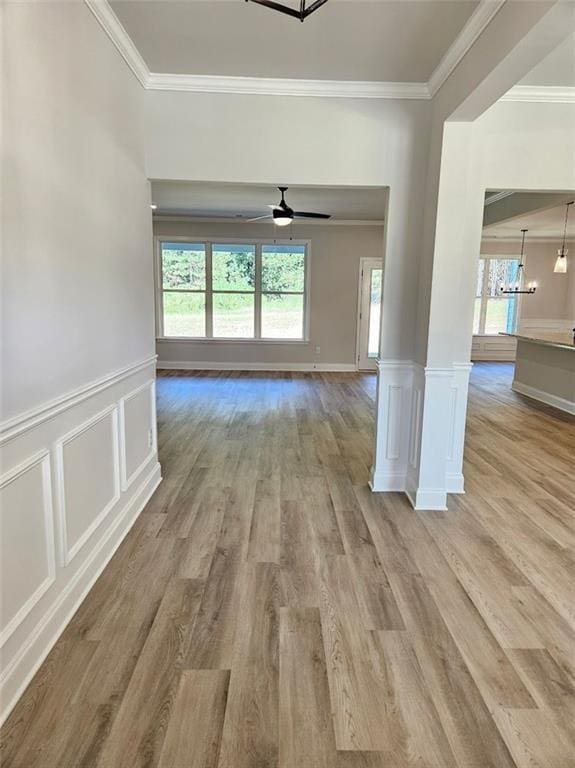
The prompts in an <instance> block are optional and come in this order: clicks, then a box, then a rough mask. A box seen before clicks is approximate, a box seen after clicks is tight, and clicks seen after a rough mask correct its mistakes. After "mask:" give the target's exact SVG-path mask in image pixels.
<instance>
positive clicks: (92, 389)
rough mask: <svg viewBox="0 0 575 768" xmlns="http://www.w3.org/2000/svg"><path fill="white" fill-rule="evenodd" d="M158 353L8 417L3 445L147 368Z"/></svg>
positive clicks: (1, 433)
mask: <svg viewBox="0 0 575 768" xmlns="http://www.w3.org/2000/svg"><path fill="white" fill-rule="evenodd" d="M157 357H158V356H157V355H150V356H149V357H146V358H144V359H143V360H139V361H138V362H136V363H131V364H130V365H127V366H125V367H124V368H120V369H118V370H116V371H112V373H108V374H106V376H103V377H102V378H99V379H96V380H95V381H91V382H89V383H88V384H84V385H83V386H82V387H78V389H74V390H72V391H71V392H68V393H66V394H65V395H62V396H61V397H58V398H55V399H54V400H50V401H49V402H47V403H41V404H40V405H38V406H36V407H35V408H32V409H30V410H29V411H25V412H24V413H19V414H17V415H16V416H13V417H11V418H10V419H6V421H4V422H2V424H0V445H2V444H3V443H6V442H8V441H10V440H13V439H14V438H15V437H19V436H20V435H22V434H23V433H24V432H27V431H28V430H30V429H34V428H35V427H38V426H39V425H40V424H42V423H43V422H44V421H48V420H49V419H53V418H54V417H55V416H57V415H58V414H60V413H62V412H63V411H66V410H68V409H69V408H72V407H73V406H75V405H79V404H80V403H82V402H83V401H84V400H87V399H88V398H89V397H92V396H93V395H96V394H98V392H102V391H103V390H105V389H107V388H108V387H111V386H113V385H114V384H116V383H118V382H120V381H122V380H123V379H127V378H128V377H129V376H132V375H133V374H135V373H138V372H139V371H142V370H144V369H145V368H147V367H148V366H151V365H154V364H155V362H156V360H157Z"/></svg>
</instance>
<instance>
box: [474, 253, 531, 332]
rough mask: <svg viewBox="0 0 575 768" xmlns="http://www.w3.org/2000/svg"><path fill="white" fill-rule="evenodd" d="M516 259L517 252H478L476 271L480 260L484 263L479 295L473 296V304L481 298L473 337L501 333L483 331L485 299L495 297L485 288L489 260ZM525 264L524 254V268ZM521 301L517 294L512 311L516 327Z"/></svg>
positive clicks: (487, 279) (485, 312)
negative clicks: (489, 294)
mask: <svg viewBox="0 0 575 768" xmlns="http://www.w3.org/2000/svg"><path fill="white" fill-rule="evenodd" d="M518 260H520V258H519V256H518V255H517V254H514V255H511V254H509V253H504V254H484V253H481V254H479V258H478V260H477V271H479V262H480V261H484V262H485V265H484V267H483V280H482V284H481V296H476V295H474V297H473V301H474V305H475V300H476V299H478V298H480V299H481V304H480V307H479V329H478V331H477V333H473V337H474V338H479V337H484V338H487V339H493V338H496V337H497V336H499V335H500V334H501V333H502V331H498V332H497V333H485V322H486V319H487V300H488V299H490V298H496V297H493V296H488V294H487V288H488V285H489V262H490V261H518ZM525 264H526V257H525V256H524V257H523V265H524V269H525ZM475 279H476V280H477V274H476V278H475ZM498 300H499V301H505V299H504V298H503V297H501V298H499V299H498ZM507 300H508V301H509V300H510V299H507ZM521 301H522V296H521V294H517V295H516V296H515V313H514V314H515V316H514V318H513V323H514V326H515V327H517V321H518V318H519V317H520V314H521Z"/></svg>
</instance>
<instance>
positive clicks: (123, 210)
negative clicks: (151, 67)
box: [0, 3, 159, 717]
mask: <svg viewBox="0 0 575 768" xmlns="http://www.w3.org/2000/svg"><path fill="white" fill-rule="evenodd" d="M3 17H4V18H3V21H4V25H3V29H2V35H3V40H2V42H3V46H4V51H3V73H2V75H3V80H2V100H3V103H2V107H3V110H2V113H3V122H2V129H3V135H2V151H3V169H2V196H3V211H2V250H3V254H2V255H3V264H2V384H3V391H2V413H3V417H2V418H3V419H4V421H3V422H2V424H1V426H0V443H1V449H2V469H1V478H0V503H1V510H0V525H1V534H2V535H1V550H0V560H1V563H2V565H1V567H2V573H1V576H2V594H1V606H2V616H1V623H0V632H1V634H0V643H1V645H2V678H1V684H2V712H1V713H0V716H2V717H4V716H5V715H6V713H7V712H8V710H9V709H10V707H11V706H12V705H13V703H14V702H15V700H16V698H17V697H18V695H19V694H20V693H21V691H22V690H23V687H24V686H25V685H26V683H27V681H28V680H29V679H30V677H31V675H32V674H33V673H34V671H35V669H36V668H37V666H38V665H39V663H40V662H41V661H42V659H43V658H44V656H45V654H46V653H47V652H48V650H49V649H50V647H51V645H52V644H53V642H54V641H55V639H56V638H57V636H58V634H59V633H60V631H61V630H62V629H63V627H64V626H65V624H66V623H67V621H68V619H69V618H70V616H71V614H72V613H73V612H74V610H75V608H76V607H77V605H78V604H79V601H80V600H81V598H82V596H83V595H84V594H85V592H86V591H87V590H88V589H89V587H90V586H91V584H92V583H93V581H94V579H95V578H96V576H97V575H98V572H99V571H100V570H101V569H102V568H103V567H104V565H105V563H106V562H107V561H108V559H109V558H110V557H111V555H112V553H113V552H114V550H115V548H116V547H117V546H118V544H119V542H120V541H121V539H122V538H123V536H124V535H125V533H126V532H127V530H128V529H129V527H130V525H131V524H132V522H133V520H134V519H135V516H136V515H137V514H138V513H139V511H140V510H141V508H142V507H143V504H144V503H145V501H146V499H147V498H148V497H149V495H150V493H151V492H152V491H153V489H154V487H155V486H156V485H157V483H158V482H159V465H158V462H157V453H156V441H155V415H154V397H153V395H154V376H155V373H154V371H155V368H154V362H155V360H154V338H153V271H152V258H151V254H152V247H151V215H150V209H149V185H148V182H147V180H146V176H145V171H144V152H143V113H142V106H143V105H142V95H143V94H142V91H141V88H140V86H139V85H138V83H137V81H136V80H135V78H134V77H133V75H132V74H131V73H130V71H129V69H128V68H127V66H126V64H125V63H124V61H123V60H122V59H121V57H120V55H119V54H118V52H117V51H116V49H115V48H114V47H113V46H112V44H111V42H110V41H109V39H108V38H107V37H106V36H105V35H104V34H103V32H102V30H101V28H100V26H99V25H98V23H97V22H96V20H95V18H94V17H93V16H92V14H91V13H90V11H89V10H88V8H87V6H86V5H85V4H84V3H62V4H59V3H9V4H7V5H5V6H4V8H3Z"/></svg>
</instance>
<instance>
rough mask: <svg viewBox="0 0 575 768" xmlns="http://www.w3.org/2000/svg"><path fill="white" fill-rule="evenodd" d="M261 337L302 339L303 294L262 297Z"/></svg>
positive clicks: (264, 295)
mask: <svg viewBox="0 0 575 768" xmlns="http://www.w3.org/2000/svg"><path fill="white" fill-rule="evenodd" d="M262 337H263V338H265V339H303V294H299V295H298V294H289V293H288V294H284V295H283V296H282V295H281V294H277V293H276V294H265V293H264V294H263V295H262Z"/></svg>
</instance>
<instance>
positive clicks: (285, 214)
mask: <svg viewBox="0 0 575 768" xmlns="http://www.w3.org/2000/svg"><path fill="white" fill-rule="evenodd" d="M278 189H279V191H280V192H281V195H282V199H281V200H280V202H279V203H278V204H277V205H268V208H271V209H272V212H271V213H266V215H265V216H257V217H256V218H255V219H248V223H249V222H252V221H261V220H262V219H272V220H273V223H274V224H277V226H278V227H287V225H288V224H291V223H292V221H293V220H294V219H331V214H330V213H307V212H306V211H294V209H293V208H290V207H289V205H288V204H287V203H286V201H285V193H286V192H287V191H288V188H287V187H278Z"/></svg>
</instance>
